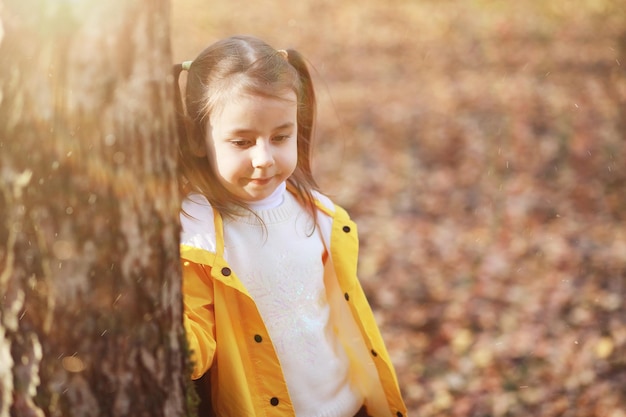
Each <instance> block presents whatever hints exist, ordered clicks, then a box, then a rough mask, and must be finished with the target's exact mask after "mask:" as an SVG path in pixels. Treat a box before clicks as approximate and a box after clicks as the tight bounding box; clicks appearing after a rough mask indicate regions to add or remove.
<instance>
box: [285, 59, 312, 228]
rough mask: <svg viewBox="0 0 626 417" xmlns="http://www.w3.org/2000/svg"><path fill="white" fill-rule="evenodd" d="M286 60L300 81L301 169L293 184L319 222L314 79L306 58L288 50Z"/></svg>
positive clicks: (299, 133)
mask: <svg viewBox="0 0 626 417" xmlns="http://www.w3.org/2000/svg"><path fill="white" fill-rule="evenodd" d="M286 52H287V61H288V62H289V64H290V65H291V66H292V67H293V68H295V70H296V71H297V72H298V78H299V79H300V91H299V94H298V140H299V142H300V143H299V145H298V147H299V149H300V150H299V151H298V168H297V171H296V172H295V173H294V176H295V177H296V178H295V179H296V181H291V184H292V185H293V186H294V187H295V188H296V190H297V192H298V194H299V195H300V198H301V199H302V200H303V201H304V202H305V206H306V208H307V210H308V211H309V212H310V213H311V214H312V215H313V218H314V219H317V210H316V207H315V200H314V198H313V195H312V194H311V190H318V189H319V187H318V186H317V183H316V181H315V178H314V177H313V170H312V144H313V133H314V129H315V117H316V112H317V102H316V99H315V90H314V88H313V80H312V79H311V74H310V72H309V69H308V67H307V64H306V61H305V59H304V57H303V56H302V55H301V54H300V53H299V52H298V51H296V50H294V49H288V50H287V51H286Z"/></svg>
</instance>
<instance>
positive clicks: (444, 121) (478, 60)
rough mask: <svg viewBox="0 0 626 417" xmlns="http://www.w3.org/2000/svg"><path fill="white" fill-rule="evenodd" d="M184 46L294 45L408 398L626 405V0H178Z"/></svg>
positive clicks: (588, 412) (185, 52)
mask: <svg viewBox="0 0 626 417" xmlns="http://www.w3.org/2000/svg"><path fill="white" fill-rule="evenodd" d="M172 8H173V10H172V16H173V18H172V22H173V34H174V36H173V48H174V54H175V56H176V58H177V59H178V60H183V59H191V58H193V57H194V56H195V55H196V54H197V53H198V52H199V51H200V50H201V49H202V48H203V47H204V46H205V45H206V44H208V43H210V42H213V41H214V40H216V39H218V38H221V37H224V36H228V35H231V34H235V33H249V34H255V35H258V36H260V37H262V38H264V39H266V40H267V41H268V42H270V43H271V44H272V45H274V46H276V47H277V48H289V47H294V48H296V49H298V50H300V51H301V52H302V53H303V54H304V55H305V56H307V57H308V59H309V60H310V61H311V63H312V65H313V66H314V67H315V77H316V81H317V87H318V92H319V105H320V109H319V125H318V130H317V153H316V158H317V159H316V163H315V166H316V173H317V176H318V179H319V181H320V183H321V185H322V187H323V188H324V190H325V191H327V192H328V193H329V194H330V195H331V196H332V197H333V198H334V199H335V200H336V201H337V202H338V203H340V204H342V205H343V206H345V207H346V208H347V209H348V210H349V211H350V213H351V214H352V216H353V217H354V218H355V220H356V221H357V222H358V224H359V228H360V235H361V265H360V277H361V279H362V282H363V285H364V287H365V289H366V291H367V294H368V296H369V298H370V300H371V303H372V305H373V307H374V309H375V312H376V314H377V317H378V319H379V323H380V325H381V328H382V330H383V333H384V335H385V338H386V340H387V343H388V347H389V349H390V352H391V354H392V357H393V359H394V362H395V364H396V367H397V372H398V377H399V380H400V384H401V386H402V390H403V392H404V396H405V399H406V402H407V405H408V407H409V409H410V411H411V415H412V416H420V417H423V416H475V417H483V416H494V417H500V416H502V417H506V416H516V417H517V416H524V417H525V416H542V417H553V416H568V417H574V416H576V417H594V416H597V417H626V301H625V300H626V163H625V162H626V143H625V133H624V132H626V11H625V10H626V8H625V7H624V5H623V4H622V2H621V1H618V0H615V1H610V0H580V1H576V2H571V1H568V0H560V1H559V0H552V1H543V0H528V1H524V2H508V1H498V0H493V1H485V0H483V1H479V0H468V1H461V0H457V1H454V0H447V1H435V0H429V1H426V0H424V1H418V0H404V1H402V0H364V1H356V0H347V1H341V2H336V1H331V0H319V1H316V0H306V1H302V0H300V1H257V2H247V1H243V0H230V1H228V2H209V1H205V0H185V1H183V0H174V1H173V6H172Z"/></svg>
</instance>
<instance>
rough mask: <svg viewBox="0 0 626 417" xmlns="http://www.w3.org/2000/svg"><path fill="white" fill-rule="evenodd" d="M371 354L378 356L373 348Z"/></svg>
mask: <svg viewBox="0 0 626 417" xmlns="http://www.w3.org/2000/svg"><path fill="white" fill-rule="evenodd" d="M372 356H374V357H376V356H378V352H376V351H375V350H374V349H372Z"/></svg>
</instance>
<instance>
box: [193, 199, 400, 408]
mask: <svg viewBox="0 0 626 417" xmlns="http://www.w3.org/2000/svg"><path fill="white" fill-rule="evenodd" d="M315 196H316V198H317V201H316V204H317V207H318V209H319V214H318V223H320V227H321V230H322V235H323V238H324V243H325V245H326V248H327V249H328V248H329V251H328V252H329V255H330V256H329V258H328V260H327V261H326V266H325V276H324V280H325V285H326V291H327V294H328V300H329V303H330V305H331V311H332V312H331V320H332V321H333V326H334V328H335V331H336V332H337V334H338V335H339V338H340V340H341V341H342V344H343V346H344V348H345V349H346V352H347V354H348V357H349V358H350V363H351V365H350V369H351V371H350V372H351V380H352V382H353V384H354V386H355V387H357V388H358V389H359V390H360V392H361V393H362V394H363V396H364V398H365V400H364V401H365V406H366V407H367V410H368V414H369V415H371V416H373V417H383V416H384V417H403V416H406V407H405V405H404V403H403V401H402V398H401V395H400V389H399V387H398V382H397V378H396V375H395V371H394V369H393V365H392V363H391V360H390V358H389V354H388V352H387V349H386V348H385V345H384V343H383V339H382V337H381V334H380V332H379V330H378V326H377V324H376V322H375V319H374V315H373V314H372V311H371V309H370V306H369V304H368V302H367V299H366V298H365V294H364V293H363V289H362V288H361V285H360V283H359V282H358V279H357V274H356V267H357V255H358V237H357V229H356V225H355V224H354V223H353V222H352V221H351V220H350V218H349V216H348V214H347V213H346V212H345V210H343V209H342V208H340V207H338V206H336V205H334V204H333V203H332V202H331V201H330V200H329V199H328V198H326V197H324V196H323V195H321V194H317V193H316V194H315ZM183 209H184V211H185V213H187V214H188V215H181V222H182V226H183V235H182V239H181V257H182V262H183V299H184V307H185V316H184V324H185V330H186V332H187V339H188V341H189V345H190V349H191V350H192V360H193V361H194V363H195V366H194V370H193V374H192V378H193V379H198V378H200V377H202V376H203V375H204V374H205V373H207V372H208V375H207V376H205V378H203V379H207V378H208V379H209V381H210V387H212V388H210V391H211V392H210V397H211V404H212V407H213V410H214V412H215V413H216V415H218V416H224V417H242V416H294V415H295V414H294V410H293V407H292V404H291V401H290V399H289V393H288V391H287V385H286V383H285V380H284V378H283V374H282V370H281V366H280V363H279V360H278V357H277V355H276V353H275V351H274V347H273V345H272V341H271V340H270V338H269V335H268V333H267V331H266V329H265V325H264V323H263V320H262V319H261V316H260V314H259V311H258V310H257V308H256V306H255V303H254V300H253V299H252V298H251V297H250V295H249V293H248V291H247V290H246V288H245V287H244V286H243V285H242V283H241V282H240V281H239V279H238V278H237V275H236V273H235V272H234V271H232V270H231V269H230V267H229V265H228V263H227V262H226V260H225V259H224V257H223V251H224V237H223V225H222V219H221V217H220V215H219V214H218V213H217V212H214V211H213V210H212V208H211V207H210V205H209V203H208V202H207V201H206V199H204V197H201V196H199V195H195V196H193V197H192V198H188V199H187V200H186V201H185V204H184V205H183ZM201 417H202V416H201Z"/></svg>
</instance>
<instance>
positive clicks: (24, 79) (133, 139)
mask: <svg viewBox="0 0 626 417" xmlns="http://www.w3.org/2000/svg"><path fill="white" fill-rule="evenodd" d="M0 24H1V26H0V296H1V297H2V298H1V305H0V417H5V416H19V417H28V416H59V417H61V416H63V417H69V416H116V417H120V416H151V417H155V416H168V417H172V416H182V415H185V414H186V413H187V405H186V398H185V395H186V392H187V391H186V387H187V383H186V380H187V378H188V376H187V375H188V374H187V362H186V350H185V344H184V335H183V330H182V325H181V323H182V318H181V317H182V302H181V289H180V282H181V281H180V271H179V256H178V255H179V253H178V236H179V222H178V210H179V197H178V191H177V183H176V140H177V138H176V134H175V131H176V130H175V128H174V117H173V116H174V113H173V111H174V110H173V106H172V103H173V102H172V100H173V98H172V87H171V84H172V82H171V78H170V68H171V51H170V43H169V3H168V1H167V0H107V1H98V0H48V1H46V0H8V1H7V0H5V1H4V2H2V1H1V0H0Z"/></svg>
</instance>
